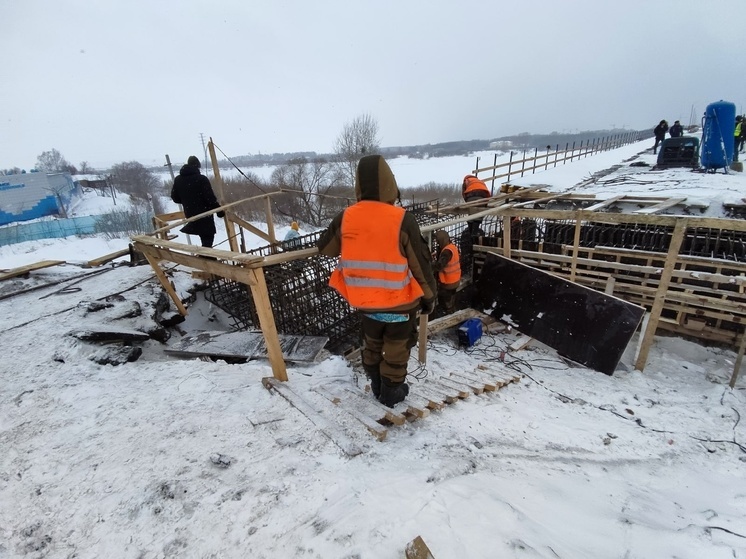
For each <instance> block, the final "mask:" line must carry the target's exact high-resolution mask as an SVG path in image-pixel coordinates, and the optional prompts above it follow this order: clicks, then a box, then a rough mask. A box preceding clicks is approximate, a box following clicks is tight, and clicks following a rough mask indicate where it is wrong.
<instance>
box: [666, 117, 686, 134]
mask: <svg viewBox="0 0 746 559" xmlns="http://www.w3.org/2000/svg"><path fill="white" fill-rule="evenodd" d="M668 133H669V134H671V137H672V138H681V137H682V136H683V135H684V127H683V126H681V123H680V122H679V121H678V120H677V121H676V122H674V123H673V126H671V129H670V130H669V131H668Z"/></svg>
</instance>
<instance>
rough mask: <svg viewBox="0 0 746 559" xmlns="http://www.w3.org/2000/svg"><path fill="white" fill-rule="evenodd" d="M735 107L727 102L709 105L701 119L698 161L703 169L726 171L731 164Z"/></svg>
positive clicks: (734, 129)
mask: <svg viewBox="0 0 746 559" xmlns="http://www.w3.org/2000/svg"><path fill="white" fill-rule="evenodd" d="M735 131H736V105H735V104H734V103H729V102H728V101H718V102H717V103H710V104H709V105H707V109H706V110H705V116H704V117H702V149H701V151H700V154H701V155H700V159H701V162H702V167H704V168H705V169H720V168H725V169H727V168H728V166H729V165H730V164H731V163H732V162H733V148H734V142H733V134H734V133H735Z"/></svg>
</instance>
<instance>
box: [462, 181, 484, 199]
mask: <svg viewBox="0 0 746 559" xmlns="http://www.w3.org/2000/svg"><path fill="white" fill-rule="evenodd" d="M478 190H484V191H485V192H486V193H487V196H486V197H487V198H489V196H490V189H489V188H487V185H486V184H484V181H482V180H480V179H478V178H477V177H473V176H466V177H465V178H464V192H463V195H464V196H466V195H467V194H471V193H472V192H477V191H478Z"/></svg>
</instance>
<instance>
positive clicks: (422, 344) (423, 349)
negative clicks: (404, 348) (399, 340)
mask: <svg viewBox="0 0 746 559" xmlns="http://www.w3.org/2000/svg"><path fill="white" fill-rule="evenodd" d="M417 346H418V347H417V359H418V360H419V362H420V363H422V364H423V365H424V364H425V363H427V315H426V314H425V313H420V333H419V337H418V339H417Z"/></svg>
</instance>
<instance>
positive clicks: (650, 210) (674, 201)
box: [632, 198, 686, 215]
mask: <svg viewBox="0 0 746 559" xmlns="http://www.w3.org/2000/svg"><path fill="white" fill-rule="evenodd" d="M685 201H686V198H669V199H668V200H664V201H663V202H658V203H657V204H655V205H653V206H649V207H647V208H642V209H640V210H636V211H634V212H632V213H635V214H637V215H641V214H642V215H645V214H654V213H658V212H661V211H663V210H667V209H668V208H672V207H673V206H677V205H679V204H681V203H682V202H685Z"/></svg>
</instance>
